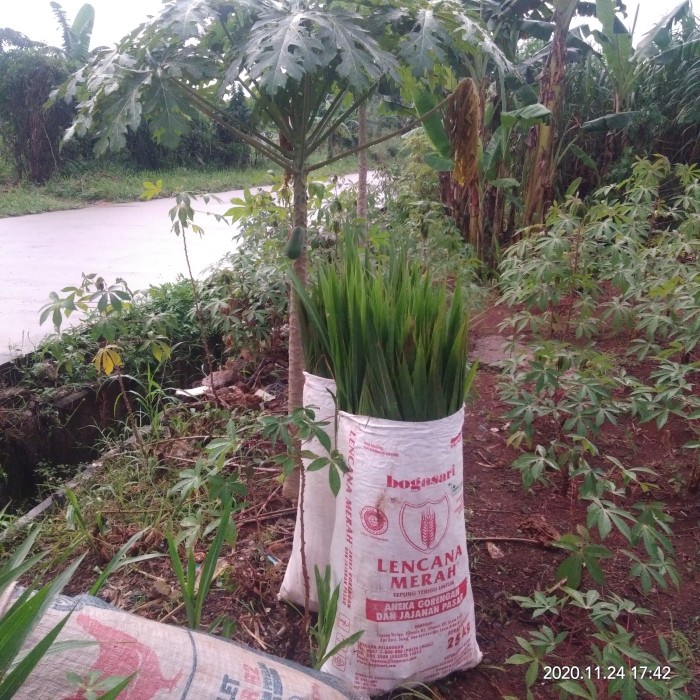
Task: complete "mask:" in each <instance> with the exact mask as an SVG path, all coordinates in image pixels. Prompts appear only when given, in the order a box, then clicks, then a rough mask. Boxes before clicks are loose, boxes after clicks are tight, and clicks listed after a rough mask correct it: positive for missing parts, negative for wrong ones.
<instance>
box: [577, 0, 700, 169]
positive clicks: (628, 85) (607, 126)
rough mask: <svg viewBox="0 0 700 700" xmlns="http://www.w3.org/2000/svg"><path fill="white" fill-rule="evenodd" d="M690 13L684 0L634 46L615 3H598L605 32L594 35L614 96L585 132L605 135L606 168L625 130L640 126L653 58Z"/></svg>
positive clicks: (598, 0)
mask: <svg viewBox="0 0 700 700" xmlns="http://www.w3.org/2000/svg"><path fill="white" fill-rule="evenodd" d="M689 12H690V0H682V2H680V3H679V4H678V5H677V6H676V7H674V8H673V9H672V10H671V11H670V12H668V13H667V14H666V15H665V16H664V17H663V18H662V19H661V20H660V21H659V22H658V23H657V25H656V26H655V27H653V28H652V29H651V30H650V31H649V32H647V34H645V36H644V37H643V39H642V41H640V42H639V44H638V45H637V47H636V48H634V47H633V45H632V35H633V33H634V25H635V24H636V17H635V20H634V21H633V23H632V28H631V29H630V28H628V27H626V26H625V24H624V23H623V22H622V20H621V19H620V18H619V17H618V16H617V14H616V6H615V3H614V2H613V0H596V17H597V19H598V20H599V21H600V24H601V29H600V30H594V31H593V32H591V35H592V36H593V38H594V39H595V40H596V42H597V43H598V44H599V45H600V47H601V50H602V53H603V57H604V62H603V64H604V70H605V75H606V78H607V82H608V84H609V86H610V90H611V93H612V111H611V112H609V113H607V114H605V115H603V116H599V117H596V118H594V119H590V120H588V121H587V122H585V123H584V124H583V125H582V129H583V130H585V131H590V132H604V133H605V134H606V135H605V149H604V154H603V169H605V168H607V166H609V165H610V163H611V161H612V159H613V156H614V153H615V150H616V142H618V141H619V134H620V133H621V131H622V130H623V129H625V128H627V127H629V126H632V125H634V124H635V123H637V122H638V121H639V120H640V119H641V117H642V111H641V110H639V109H636V108H635V104H634V103H635V94H636V93H637V91H638V89H639V87H640V86H641V83H642V80H643V77H644V75H645V73H646V70H645V69H646V66H647V64H648V61H649V60H650V58H651V57H652V56H653V55H654V54H655V53H658V49H657V46H658V42H659V41H660V39H661V37H662V36H663V35H664V34H667V33H668V32H669V30H670V29H671V28H672V26H673V25H674V24H675V23H676V22H678V21H680V20H681V19H682V18H684V17H685V16H686V15H687V14H688V13H689Z"/></svg>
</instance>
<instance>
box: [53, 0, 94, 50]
mask: <svg viewBox="0 0 700 700" xmlns="http://www.w3.org/2000/svg"><path fill="white" fill-rule="evenodd" d="M51 9H52V10H53V13H54V15H55V16H56V21H57V22H58V25H59V27H60V28H61V33H62V34H63V53H64V54H65V56H66V58H67V59H68V60H69V61H72V62H74V63H77V64H81V63H84V62H85V61H86V60H87V58H88V54H89V51H90V39H91V38H92V29H93V27H94V26H95V8H94V7H93V6H92V5H90V4H88V3H86V4H85V5H83V6H82V7H81V8H80V9H79V10H78V13H77V14H76V16H75V19H74V20H73V23H72V24H69V23H68V17H67V16H66V13H65V12H64V10H63V8H62V7H61V5H60V3H58V2H52V3H51Z"/></svg>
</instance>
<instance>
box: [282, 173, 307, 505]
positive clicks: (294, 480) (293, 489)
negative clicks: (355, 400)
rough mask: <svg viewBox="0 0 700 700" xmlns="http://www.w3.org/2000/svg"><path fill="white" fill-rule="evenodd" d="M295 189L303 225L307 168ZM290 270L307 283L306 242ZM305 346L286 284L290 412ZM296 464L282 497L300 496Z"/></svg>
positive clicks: (295, 220)
mask: <svg viewBox="0 0 700 700" xmlns="http://www.w3.org/2000/svg"><path fill="white" fill-rule="evenodd" d="M292 184H293V192H294V202H293V215H292V226H302V227H303V228H304V229H306V224H307V205H308V194H307V189H306V171H305V170H303V169H295V170H294V172H293V174H292ZM292 270H293V271H294V274H295V275H296V276H297V278H298V279H299V280H300V281H301V283H302V284H303V285H304V286H306V242H304V245H303V246H302V251H301V255H300V256H299V257H298V258H297V259H296V260H295V261H294V265H293V266H292ZM303 372H304V348H303V346H302V343H301V327H300V324H299V310H298V306H297V294H296V292H295V291H294V287H293V286H290V288H289V370H288V386H287V410H288V411H289V413H291V412H292V411H294V409H295V408H299V407H300V406H302V405H303V393H304V374H303ZM299 483H300V476H299V466H298V465H297V468H295V470H294V471H293V472H292V474H290V476H288V477H287V478H286V479H285V481H284V484H283V485H282V495H283V496H284V497H285V498H289V499H296V498H298V497H299Z"/></svg>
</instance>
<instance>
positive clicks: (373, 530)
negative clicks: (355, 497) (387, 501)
mask: <svg viewBox="0 0 700 700" xmlns="http://www.w3.org/2000/svg"><path fill="white" fill-rule="evenodd" d="M360 520H362V527H364V528H365V530H367V532H369V534H370V535H383V534H384V533H385V532H386V530H387V528H388V527H389V520H388V518H387V517H386V515H384V513H383V512H382V511H381V510H379V508H375V507H374V506H365V507H364V508H363V509H362V510H361V511H360Z"/></svg>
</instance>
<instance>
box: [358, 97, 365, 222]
mask: <svg viewBox="0 0 700 700" xmlns="http://www.w3.org/2000/svg"><path fill="white" fill-rule="evenodd" d="M366 143H367V103H366V102H363V103H362V104H361V105H360V106H359V107H358V109H357V145H358V146H364V145H365V144H366ZM357 218H358V219H362V220H363V221H364V222H365V223H366V222H367V149H366V148H363V149H362V150H361V151H360V152H359V153H358V154H357Z"/></svg>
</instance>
